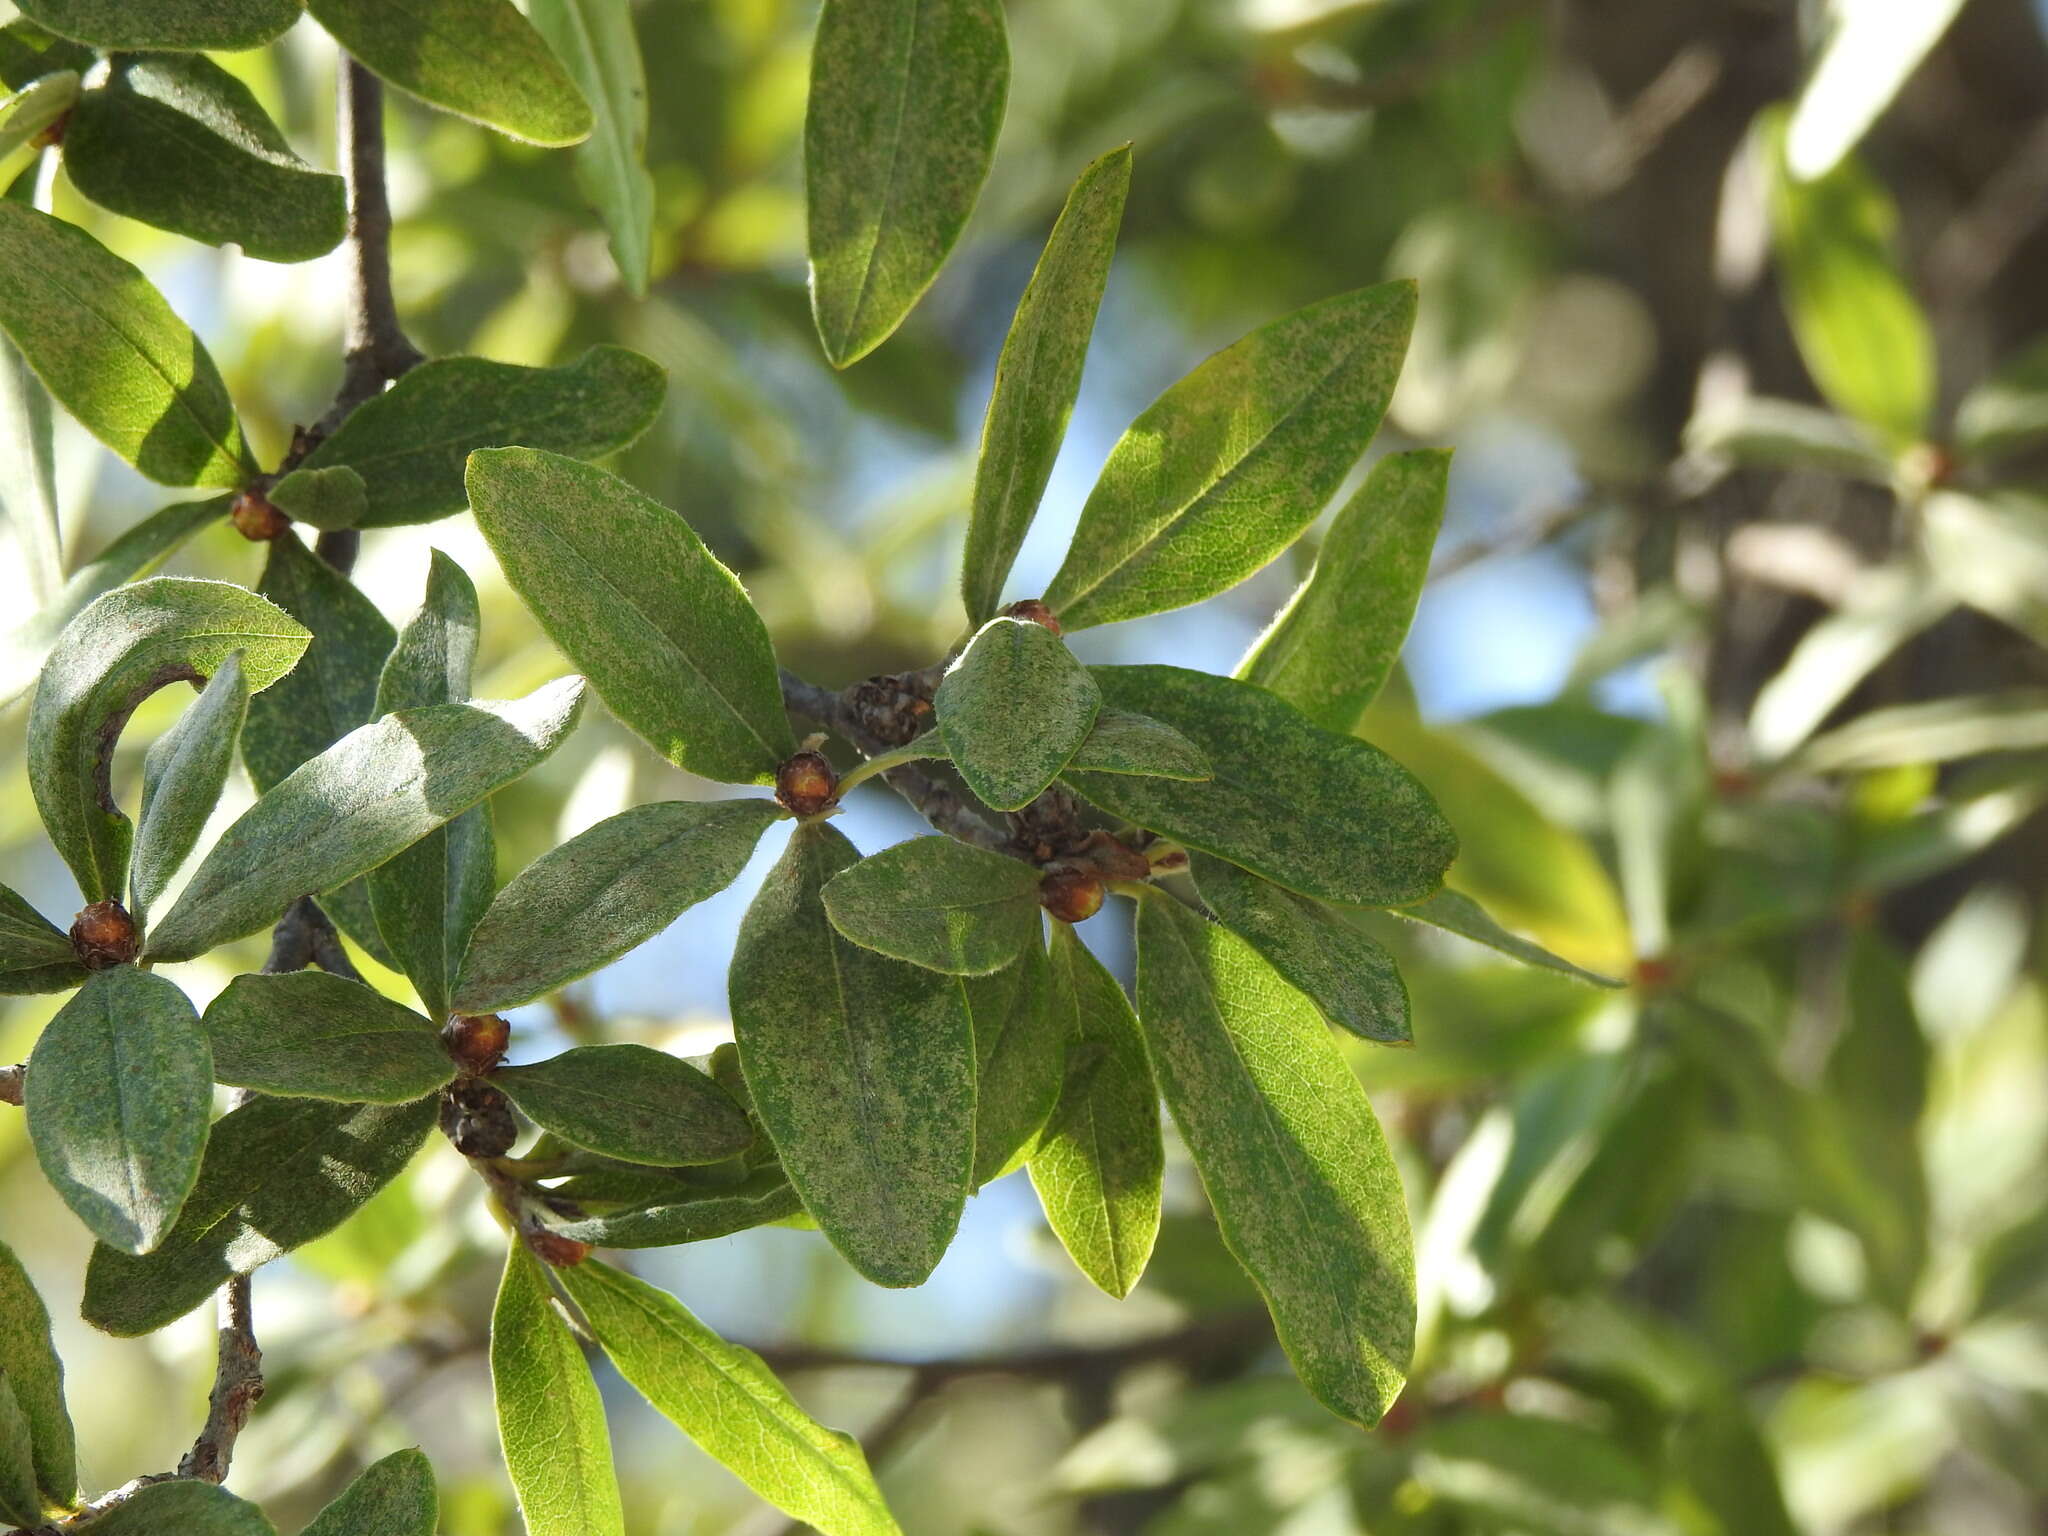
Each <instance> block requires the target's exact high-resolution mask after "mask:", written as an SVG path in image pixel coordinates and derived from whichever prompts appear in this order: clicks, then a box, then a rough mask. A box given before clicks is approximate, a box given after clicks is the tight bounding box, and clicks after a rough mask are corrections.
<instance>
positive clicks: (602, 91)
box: [528, 0, 654, 298]
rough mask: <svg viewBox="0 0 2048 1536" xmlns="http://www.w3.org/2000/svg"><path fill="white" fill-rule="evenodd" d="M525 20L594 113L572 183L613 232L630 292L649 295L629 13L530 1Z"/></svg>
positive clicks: (647, 198) (649, 193) (642, 109)
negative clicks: (544, 41) (576, 182)
mask: <svg viewBox="0 0 2048 1536" xmlns="http://www.w3.org/2000/svg"><path fill="white" fill-rule="evenodd" d="M528 14H529V15H530V16H531V17H532V19H533V24H534V26H535V27H536V28H537V29H538V30H539V32H540V35H541V36H542V37H544V38H546V39H547V40H548V45H549V46H550V47H552V48H553V49H554V50H555V57H556V58H558V59H560V60H561V61H562V64H563V67H564V68H566V69H567V70H568V72H569V76H570V78H571V79H573V80H574V81H575V82H576V85H577V87H578V89H580V90H581V91H582V92H583V96H584V99H585V100H586V101H588V102H589V103H590V105H591V109H592V112H593V114H594V117H595V125H594V126H593V127H592V128H591V130H590V137H589V138H588V139H586V140H585V141H584V142H583V143H582V144H581V145H579V146H578V147H577V150H576V179H577V181H578V182H579V183H581V185H582V187H583V192H584V195H585V196H586V197H588V198H589V199H590V200H591V202H592V203H594V204H596V206H597V211H598V212H599V213H600V214H602V215H603V216H604V222H605V227H606V228H607V229H609V230H610V231H611V237H612V259H613V260H614V261H616V262H617V263H618V264H619V275H620V277H622V278H624V279H625V283H626V290H627V292H629V293H631V294H633V295H634V297H636V298H644V297H646V294H647V277H648V267H649V265H650V264H651V262H652V261H653V249H652V247H653V242H654V178H653V177H651V176H649V175H648V174H647V166H646V164H645V159H646V153H647V72H646V69H645V68H644V67H643V66H642V64H641V62H640V40H639V38H637V37H635V36H634V35H633V9H632V7H631V6H629V5H620V4H616V3H614V0H533V3H532V4H531V5H530V6H529V7H528Z"/></svg>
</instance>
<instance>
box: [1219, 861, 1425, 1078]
mask: <svg viewBox="0 0 2048 1536" xmlns="http://www.w3.org/2000/svg"><path fill="white" fill-rule="evenodd" d="M1191 868H1192V870H1193V873H1194V877H1195V885H1196V886H1197V887H1198V888H1199V889H1200V891H1201V893H1202V900H1203V901H1205V902H1207V903H1208V904H1209V909H1210V910H1211V911H1213V912H1214V913H1215V914H1216V916H1217V918H1218V919H1219V920H1221V922H1222V923H1223V926H1224V927H1226V928H1228V929H1230V930H1231V932H1233V933H1235V934H1237V935H1238V937H1240V938H1242V939H1244V940H1245V941H1246V942H1247V943H1249V944H1250V945H1251V946H1252V948H1253V949H1256V950H1257V951H1258V952H1259V953H1260V954H1261V955H1263V956H1265V958H1266V963H1267V964H1269V965H1271V966H1272V967H1273V969H1274V970H1276V971H1278V972H1279V973H1280V975H1281V977H1282V978H1283V979H1285V980H1286V981H1287V982H1288V983H1289V984H1290V985H1292V986H1295V987H1298V988H1299V989H1300V990H1301V991H1302V992H1304V993H1305V994H1307V996H1308V999H1309V1001H1310V1002H1312V1003H1314V1004H1315V1005H1316V1007H1317V1008H1318V1009H1320V1010H1321V1012H1322V1015H1323V1017H1324V1018H1326V1019H1328V1020H1329V1021H1330V1022H1331V1023H1332V1024H1335V1025H1338V1026H1339V1027H1341V1028H1343V1029H1348V1030H1349V1031H1351V1033H1352V1034H1354V1035H1359V1036H1362V1037H1363V1038H1365V1039H1367V1040H1380V1041H1384V1042H1386V1043H1387V1044H1390V1045H1408V1044H1410V1043H1412V1042H1413V1040H1414V1036H1413V1035H1412V1034H1411V1033H1410V1032H1409V1028H1408V988H1407V986H1406V985H1405V984H1403V982H1402V980H1401V971H1400V968H1399V967H1398V966H1396V965H1395V964H1394V957H1393V956H1392V955H1390V954H1388V953H1387V951H1386V948H1385V946H1383V945H1382V944H1380V943H1379V942H1378V941H1377V940H1375V939H1372V938H1368V937H1367V936H1366V935H1365V934H1363V933H1360V932H1359V931H1358V930H1357V929H1356V928H1354V927H1352V926H1350V925H1349V924H1348V923H1346V922H1344V921H1343V920H1342V919H1340V918H1339V917H1338V916H1337V915H1336V914H1335V913H1334V912H1332V911H1330V909H1329V908H1327V907H1325V906H1323V905H1322V903H1320V902H1316V901H1311V900H1309V899H1308V898H1307V897H1305V896H1297V895H1295V894H1294V893H1293V892H1292V891H1289V890H1283V889H1282V888H1281V887H1279V886H1277V885H1274V884H1273V883H1272V882H1271V881H1268V880H1261V879H1260V878H1259V877H1258V876H1257V875H1254V874H1252V873H1250V872H1249V871H1246V870H1242V869H1239V868H1238V867H1237V866H1236V865H1235V864H1231V863H1228V862H1226V861H1224V860H1222V859H1212V858H1210V857H1209V856H1208V855H1207V854H1203V853H1197V854H1195V855H1194V856H1193V861H1192V864H1191Z"/></svg>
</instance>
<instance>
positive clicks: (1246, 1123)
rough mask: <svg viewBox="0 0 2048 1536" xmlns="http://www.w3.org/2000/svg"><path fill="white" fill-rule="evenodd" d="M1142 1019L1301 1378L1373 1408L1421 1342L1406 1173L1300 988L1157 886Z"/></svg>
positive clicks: (1209, 1185)
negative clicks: (1418, 1340) (1402, 1173)
mask: <svg viewBox="0 0 2048 1536" xmlns="http://www.w3.org/2000/svg"><path fill="white" fill-rule="evenodd" d="M1138 1017H1139V1018H1140V1019H1141V1020H1142V1021H1143V1024H1144V1030H1145V1041H1146V1044H1147V1046H1148V1047H1149V1048H1150V1054H1151V1060H1152V1065H1153V1068H1154V1070H1155V1071H1157V1073H1158V1074H1159V1086H1160V1087H1161V1089H1163V1090H1164V1092H1165V1094H1166V1102H1167V1106H1168V1107H1169V1108H1170V1109H1171V1110H1172V1111H1173V1119H1174V1123H1175V1124H1176V1125H1178V1126H1179V1127H1180V1133H1181V1136H1182V1138H1183V1139H1184V1140H1185V1141H1186V1142H1187V1144H1188V1150H1189V1151H1190V1152H1192V1153H1193V1154H1194V1159H1195V1167H1196V1168H1197V1169H1198V1170H1199V1171H1200V1173H1201V1175H1202V1185H1203V1187H1204V1188H1205V1189H1206V1190H1207V1191H1208V1193H1209V1203H1210V1204H1211V1205H1212V1206H1214V1207H1215V1209H1216V1220H1217V1224H1218V1225H1219V1226H1220V1227H1221V1228H1222V1231H1223V1238H1224V1241H1225V1242H1226V1243H1227V1244H1229V1246H1230V1251H1231V1252H1232V1253H1233V1254H1235V1255H1236V1256H1237V1259H1238V1262H1239V1263H1241V1264H1243V1265H1244V1267H1245V1269H1246V1271H1247V1272H1249V1273H1250V1275H1251V1277H1252V1279H1253V1281H1254V1282H1255V1283H1256V1284H1257V1285H1258V1287H1259V1290H1260V1292H1261V1293H1262V1294H1263V1295H1264V1297H1265V1298H1266V1305H1267V1308H1268V1309H1269V1310H1270V1311H1271V1312H1272V1314H1273V1325H1274V1327H1275V1329H1276V1330H1277V1331H1278V1333H1279V1336H1280V1345H1281V1348H1283V1349H1284V1350H1286V1351H1287V1357H1288V1359H1289V1360H1291V1361H1292V1362H1293V1363H1294V1369H1295V1372H1296V1374H1297V1375H1299V1376H1300V1377H1301V1381H1302V1385H1303V1386H1305V1387H1307V1388H1308V1390H1309V1392H1310V1393H1311V1394H1312V1395H1313V1396H1314V1397H1315V1398H1316V1400H1317V1401H1318V1402H1320V1403H1322V1404H1323V1406H1325V1407H1326V1408H1328V1409H1330V1410H1331V1411H1332V1412H1333V1413H1337V1414H1340V1415H1342V1416H1343V1417H1345V1418H1347V1419H1352V1420H1355V1421H1356V1422H1358V1423H1360V1424H1364V1425H1366V1426H1368V1427H1370V1426H1371V1425H1373V1424H1375V1423H1377V1422H1378V1421H1379V1418H1380V1415H1381V1414H1383V1413H1385V1412H1386V1410H1387V1406H1388V1404H1390V1403H1391V1402H1392V1401H1393V1400H1394V1397H1395V1395H1396V1394H1397V1393H1399V1392H1400V1390H1401V1385H1402V1382H1403V1379H1404V1377H1405V1374H1406V1372H1407V1369H1408V1358H1409V1353H1410V1350H1411V1348H1412V1347H1413V1343H1414V1338H1415V1256H1414V1252H1413V1249H1412V1246H1411V1243H1410V1240H1409V1235H1408V1209H1407V1205H1406V1204H1405V1202H1404V1201H1403V1198H1402V1194H1401V1176H1400V1173H1399V1171H1398V1170H1397V1169H1396V1168H1395V1166H1394V1161H1393V1158H1392V1156H1391V1155H1390V1154H1389V1152H1388V1150H1387V1142H1386V1137H1385V1136H1384V1135H1383V1134H1382V1133H1381V1131H1380V1126H1379V1121H1378V1120H1377V1119H1375V1118H1374V1117H1373V1112H1372V1106H1371V1105H1370V1104H1368V1103H1367V1102H1366V1098H1365V1090H1364V1089H1362V1088H1361V1087H1360V1086H1359V1084H1358V1079H1357V1078H1355V1077H1353V1076H1352V1074H1351V1069H1350V1068H1349V1067H1348V1066H1346V1065H1345V1063H1344V1058H1343V1056H1342V1054H1341V1053H1340V1052H1339V1051H1338V1049H1337V1044H1336V1042H1335V1041H1334V1040H1333V1039H1331V1037H1330V1034H1329V1032H1328V1031H1327V1030H1326V1029H1325V1028H1324V1026H1323V1021H1322V1019H1321V1018H1320V1017H1319V1016H1318V1015H1317V1014H1316V1011H1315V1009H1314V1008H1312V1007H1310V1006H1309V1005H1308V1001H1307V999H1305V998H1304V997H1302V995H1301V994H1300V993H1298V992H1296V991H1295V990H1294V989H1293V988H1292V987H1289V986H1288V985H1286V984H1285V983H1284V982H1282V981H1281V980H1280V978H1279V977H1278V976H1277V975H1276V974H1274V972H1273V970H1272V968H1271V967H1269V966H1268V965H1267V964H1266V963H1265V961H1264V960H1262V959H1260V958H1259V956H1258V954H1257V952H1256V951H1255V950H1253V949H1252V948H1251V946H1250V945H1248V944H1247V943H1245V942H1244V940H1242V939H1240V938H1238V937H1237V936H1236V935H1235V934H1232V933H1231V932H1230V931H1229V930H1228V929H1225V928H1219V927H1217V926H1216V925H1215V924H1213V923H1210V922H1208V921H1207V920H1206V919H1204V918H1203V917H1201V916H1200V915H1199V914H1197V913H1195V912H1192V911H1190V910H1189V909H1188V908H1186V907H1183V906H1181V905H1179V904H1178V903H1177V902H1174V901H1172V900H1171V899H1169V898H1167V897H1165V896H1163V895H1161V896H1152V897H1148V898H1147V899H1146V900H1145V901H1143V902H1142V903H1141V904H1140V907H1139V913H1138Z"/></svg>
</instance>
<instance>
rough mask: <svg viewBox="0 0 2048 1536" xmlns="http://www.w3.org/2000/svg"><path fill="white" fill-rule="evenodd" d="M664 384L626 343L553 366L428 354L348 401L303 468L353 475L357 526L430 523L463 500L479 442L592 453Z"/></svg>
mask: <svg viewBox="0 0 2048 1536" xmlns="http://www.w3.org/2000/svg"><path fill="white" fill-rule="evenodd" d="M667 389H668V381H667V378H666V376H665V375H664V374H663V373H662V371H661V369H660V367H658V366H657V365H656V364H654V363H652V362H650V361H648V359H646V358H644V357H642V356H641V355H640V354H639V353H637V352H629V351H627V350H626V349H625V348H624V347H610V346H604V347H592V348H591V349H590V350H589V351H588V352H585V353H584V354H583V355H582V356H581V357H579V358H577V359H576V361H574V362H573V363H564V364H563V365H562V366H561V367H559V368H521V367H517V366H515V365H514V364H511V363H494V362H490V361H488V360H486V359H484V358H481V357H443V358H436V359H435V360H434V361H433V362H430V363H422V364H420V366H419V367H417V368H415V369H413V370H412V371H411V372H410V373H408V374H406V376H405V377H404V378H402V379H400V380H399V381H398V383H397V384H396V385H394V386H393V387H392V388H391V389H389V390H387V391H386V392H385V393H383V394H381V395H379V396H377V398H376V399H374V400H371V401H369V402H367V403H366V404H363V405H360V406H358V407H356V409H355V410H354V411H353V412H351V413H350V415H349V418H348V420H347V421H345V422H343V423H342V424H341V426H340V427H339V428H338V429H337V430H336V431H335V433H334V435H333V436H332V437H330V438H328V439H327V440H326V441H325V442H324V443H322V444H321V445H320V446H319V447H318V448H316V449H314V450H313V452H312V453H311V454H309V455H308V456H307V458H306V465H305V467H306V468H309V469H321V468H326V467H329V466H333V465H346V466H347V467H348V468H350V469H353V470H354V471H355V472H356V473H357V474H359V475H361V476H362V478H363V485H364V488H365V489H364V496H365V499H366V502H367V510H366V511H365V512H364V514H363V518H362V526H364V527H366V528H389V527H393V526H395V525H397V524H400V523H428V522H432V521H433V520H434V519H435V518H437V517H447V516H449V515H450V514H451V513H455V512H460V511H461V510H462V509H463V508H464V507H465V506H466V505H468V500H469V495H468V492H467V491H466V490H465V489H464V487H463V472H464V467H465V465H466V464H467V463H468V461H469V456H470V454H472V453H473V452H475V451H476V450H477V449H479V448H502V447H506V446H509V445H513V444H517V445H519V446H521V447H525V448H537V449H543V450H546V451H547V452H550V453H559V454H566V455H567V456H568V457H570V458H572V459H597V458H602V457H604V455H606V454H608V453H614V452H616V451H618V450H619V449H621V448H623V447H625V446H626V444H628V443H630V442H632V441H633V439H634V438H636V437H638V436H639V435H640V434H641V433H642V432H644V431H646V430H647V428H648V426H649V424H650V423H652V422H653V420H654V418H655V415H656V414H657V413H658V412H659V411H660V410H661V400H662V396H663V394H664V393H665V392H666V391H667Z"/></svg>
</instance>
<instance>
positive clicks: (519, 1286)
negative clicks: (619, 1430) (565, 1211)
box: [491, 1242, 626, 1536]
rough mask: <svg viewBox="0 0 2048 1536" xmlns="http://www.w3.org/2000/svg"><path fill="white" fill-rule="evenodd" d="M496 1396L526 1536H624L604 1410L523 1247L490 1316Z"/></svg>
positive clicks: (510, 1259)
mask: <svg viewBox="0 0 2048 1536" xmlns="http://www.w3.org/2000/svg"><path fill="white" fill-rule="evenodd" d="M491 1386H492V1388H493V1390H494V1391H495V1393H496V1395H497V1400H498V1438H499V1440H500V1442H501V1443H502V1444H503V1445H504V1447H505V1470H506V1471H508V1472H510V1473H511V1474H512V1486H513V1488H514V1489H515V1490H516V1491H517V1492H518V1494H519V1512H520V1513H521V1514H522V1515H524V1516H525V1517H526V1529H527V1532H528V1536H625V1529H626V1516H625V1512H624V1510H623V1508H622V1507H621V1505H620V1503H619V1475H618V1473H617V1472H616V1471H615V1470H614V1469H613V1467H612V1444H611V1436H610V1434H609V1432H608V1431H607V1430H606V1428H605V1421H604V1402H603V1400H602V1399H601V1398H600V1397H599V1396H598V1395H597V1383H596V1382H595V1381H594V1380H592V1379H591V1375H590V1366H589V1365H588V1364H587V1363H586V1362H585V1361H584V1358H583V1350H582V1347H581V1346H580V1345H578V1344H577V1342H576V1338H575V1336H574V1335H573V1334H571V1333H570V1332H569V1325H568V1324H567V1323H566V1322H564V1321H563V1319H562V1316H561V1313H560V1312H558V1311H557V1310H556V1308H555V1300H554V1297H553V1295H552V1294H550V1292H549V1290H548V1282H547V1276H546V1274H545V1272H544V1271H543V1270H542V1268H541V1264H540V1261H539V1260H538V1259H536V1258H535V1257H534V1256H533V1255H532V1254H530V1253H528V1252H527V1251H526V1249H525V1248H524V1247H523V1246H521V1245H520V1244H519V1243H518V1242H514V1243H513V1245H512V1251H511V1252H510V1253H509V1254H507V1255H506V1256H505V1278H504V1281H503V1283H502V1284H500V1285H499V1287H498V1303H497V1305H496V1307H494V1308H493V1309H492V1311H491Z"/></svg>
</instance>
